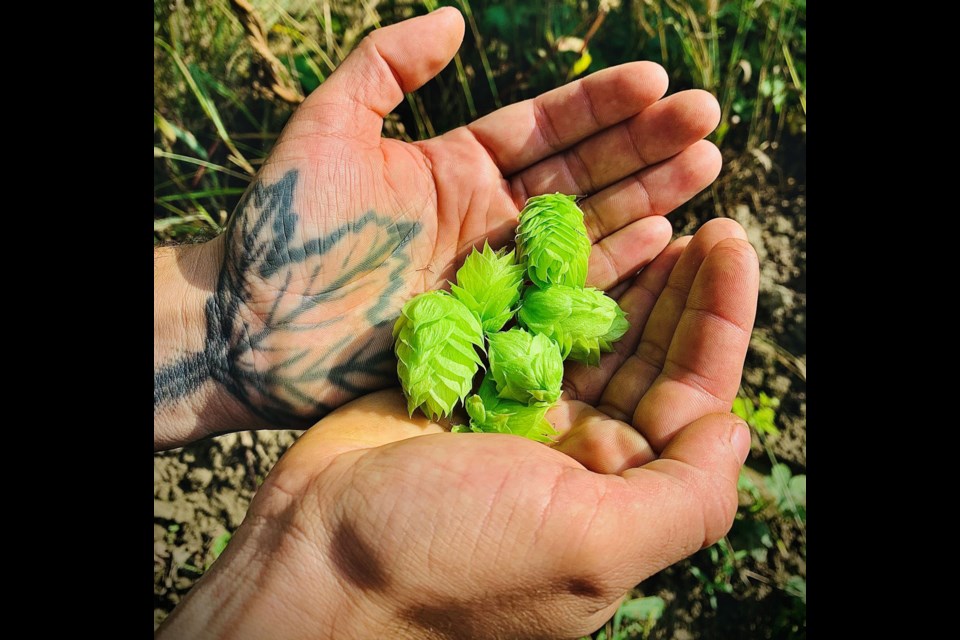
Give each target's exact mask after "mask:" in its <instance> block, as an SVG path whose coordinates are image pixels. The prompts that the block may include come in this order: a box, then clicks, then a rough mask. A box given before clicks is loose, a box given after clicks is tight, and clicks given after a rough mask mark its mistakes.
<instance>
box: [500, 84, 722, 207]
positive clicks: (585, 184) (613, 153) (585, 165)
mask: <svg viewBox="0 0 960 640" xmlns="http://www.w3.org/2000/svg"><path fill="white" fill-rule="evenodd" d="M719 121H720V107H719V105H718V104H717V100H716V98H714V97H713V96H712V95H710V94H709V93H707V92H706V91H700V90H691V91H682V92H680V93H677V94H674V95H672V96H669V97H667V98H664V99H663V100H660V101H659V102H657V103H656V104H653V105H651V106H650V107H648V108H646V109H644V110H643V111H641V112H640V113H639V114H638V115H636V116H634V117H632V118H630V119H629V120H626V121H624V122H622V123H620V124H617V125H616V126H613V127H610V128H609V129H605V130H603V131H601V132H599V133H597V134H596V135H594V136H591V137H590V138H587V139H586V140H584V141H583V142H581V143H579V144H576V145H574V146H573V147H571V148H570V149H568V150H566V151H564V152H562V153H557V154H555V155H552V156H550V157H548V158H546V159H545V160H543V161H542V162H538V163H537V164H535V165H533V166H532V167H530V168H528V169H525V170H523V171H521V172H520V173H518V174H517V175H515V176H513V177H512V178H510V185H511V188H512V189H513V191H514V193H515V194H518V193H519V194H522V195H523V196H524V197H529V196H534V195H537V194H540V193H554V192H557V191H559V192H560V193H576V194H594V193H597V192H598V191H600V190H601V189H603V188H604V187H607V186H609V185H611V184H613V183H615V182H617V181H618V180H620V179H622V178H625V177H627V176H629V175H630V174H632V173H634V172H636V171H639V170H641V169H644V168H646V167H649V166H652V165H654V164H656V163H658V162H661V161H663V160H666V159H667V158H670V157H672V156H675V155H676V154H678V153H680V152H681V151H683V150H684V149H686V148H687V147H689V146H690V145H692V144H693V143H694V142H696V141H697V140H700V139H701V138H703V137H704V136H706V135H707V134H709V133H710V132H711V131H713V130H714V129H715V128H716V126H717V123H718V122H719Z"/></svg>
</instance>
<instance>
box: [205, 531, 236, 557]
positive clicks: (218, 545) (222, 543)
mask: <svg viewBox="0 0 960 640" xmlns="http://www.w3.org/2000/svg"><path fill="white" fill-rule="evenodd" d="M232 537H233V536H232V535H231V533H230V532H229V531H225V532H223V533H221V534H220V535H219V536H217V538H216V540H214V541H213V546H212V547H211V548H210V552H211V553H212V554H213V557H214V559H216V558H219V557H220V554H221V553H223V550H224V549H226V548H227V544H228V543H229V542H230V538H232Z"/></svg>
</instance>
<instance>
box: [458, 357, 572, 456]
mask: <svg viewBox="0 0 960 640" xmlns="http://www.w3.org/2000/svg"><path fill="white" fill-rule="evenodd" d="M465 406H466V408H467V414H469V416H470V428H471V429H472V430H473V431H476V432H478V433H509V434H513V435H517V436H523V437H524V438H530V439H531V440H536V441H537V442H550V441H551V438H552V436H555V435H556V434H557V432H556V430H555V429H554V428H553V426H552V425H551V424H550V422H548V421H547V419H546V417H545V416H546V413H547V409H549V408H550V406H549V405H546V404H534V405H527V404H524V403H522V402H517V401H516V400H505V399H503V398H500V397H499V396H498V395H497V385H496V383H495V382H494V380H493V377H492V376H491V375H490V374H489V373H488V374H487V375H485V376H484V377H483V382H482V383H481V384H480V388H479V389H478V390H477V393H475V394H474V395H472V396H470V397H469V398H467V401H466V403H465Z"/></svg>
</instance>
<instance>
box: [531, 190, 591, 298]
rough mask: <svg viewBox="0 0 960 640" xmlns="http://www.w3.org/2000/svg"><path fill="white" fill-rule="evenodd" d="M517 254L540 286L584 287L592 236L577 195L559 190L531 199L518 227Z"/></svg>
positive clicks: (532, 278) (534, 281)
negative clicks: (585, 222) (585, 223)
mask: <svg viewBox="0 0 960 640" xmlns="http://www.w3.org/2000/svg"><path fill="white" fill-rule="evenodd" d="M517 255H518V257H519V259H520V260H521V262H523V264H524V265H525V266H526V269H527V277H529V278H530V280H531V281H533V283H534V284H536V285H537V286H539V287H545V286H547V285H550V284H562V285H566V286H569V287H583V286H584V285H585V284H586V281H587V263H588V262H589V260H590V238H589V236H587V228H586V227H585V226H584V224H583V212H582V211H581V210H580V207H578V206H577V205H576V196H567V195H563V194H562V193H555V194H552V195H550V194H547V195H542V196H534V197H533V198H530V199H529V200H527V203H526V205H524V207H523V211H521V212H520V226H518V227H517Z"/></svg>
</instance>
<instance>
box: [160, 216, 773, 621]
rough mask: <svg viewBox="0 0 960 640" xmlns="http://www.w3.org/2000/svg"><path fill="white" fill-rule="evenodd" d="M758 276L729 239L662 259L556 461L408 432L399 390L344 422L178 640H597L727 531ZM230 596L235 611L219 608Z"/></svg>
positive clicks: (271, 481)
mask: <svg viewBox="0 0 960 640" xmlns="http://www.w3.org/2000/svg"><path fill="white" fill-rule="evenodd" d="M758 271H759V269H758V264H757V258H756V254H755V253H754V251H753V249H752V247H751V246H750V245H749V244H748V243H747V242H746V241H745V239H744V234H743V231H742V229H741V228H740V227H739V226H738V225H736V223H733V222H732V221H729V220H714V221H711V222H709V223H707V224H706V225H704V226H703V227H702V228H701V229H700V230H699V231H698V232H697V234H696V235H695V236H694V237H693V238H692V239H691V238H682V239H680V240H678V241H676V242H674V243H673V244H671V245H670V246H669V247H668V248H667V249H665V250H664V251H663V252H662V253H661V254H660V255H659V256H658V257H657V258H656V259H655V260H653V261H652V262H651V263H650V264H649V265H648V266H647V267H646V268H645V269H644V270H643V271H642V272H641V273H640V275H639V276H638V277H637V278H636V279H635V280H633V281H632V282H631V283H629V284H628V285H627V286H626V287H625V290H624V291H623V292H622V294H621V296H620V304H621V305H622V306H623V307H624V309H625V310H626V311H627V312H628V313H629V316H628V317H629V319H630V321H631V329H630V331H629V332H628V333H627V334H626V336H625V337H624V338H623V340H622V341H621V342H620V343H618V346H617V351H616V353H613V354H607V355H605V356H604V357H603V359H602V361H601V366H600V368H599V369H596V368H592V369H590V368H587V367H582V368H581V367H580V366H579V365H576V366H574V367H571V369H570V370H569V371H568V375H567V386H566V390H565V393H564V398H563V399H562V400H561V402H560V403H559V404H558V406H557V407H555V408H554V409H553V410H552V411H551V413H550V414H548V418H549V419H550V420H551V421H552V422H553V423H554V425H555V426H556V428H557V429H558V430H559V431H560V433H561V436H560V439H559V441H558V443H557V444H556V445H555V446H553V447H549V446H545V445H543V444H539V443H536V442H533V441H530V440H526V439H524V438H521V437H519V436H512V435H504V434H488V433H482V434H475V433H457V434H454V433H445V432H444V430H443V428H442V427H441V426H440V425H438V424H436V423H432V422H430V421H428V420H427V419H426V418H423V417H422V416H421V415H420V414H419V412H418V413H416V414H415V417H414V418H413V419H410V418H408V417H407V414H406V404H405V402H404V399H403V397H402V395H401V393H400V392H399V391H398V390H388V391H382V392H379V393H376V394H372V395H369V396H366V397H364V398H361V399H359V400H356V401H354V402H352V403H350V404H348V405H346V406H344V407H342V408H341V409H339V410H338V411H336V412H334V413H332V414H331V415H330V416H329V417H327V418H326V419H324V420H322V421H321V422H319V423H318V424H317V425H316V426H315V427H314V428H313V429H311V430H310V431H308V432H307V433H305V434H304V435H303V436H302V437H301V438H300V440H299V441H298V442H297V443H296V444H295V445H294V446H293V447H292V448H291V449H290V450H289V451H288V452H287V453H286V455H285V456H284V457H283V458H282V459H281V460H280V462H279V463H278V464H277V466H276V467H275V468H274V470H273V471H272V472H271V473H270V475H269V476H268V477H267V479H266V481H265V482H264V484H263V486H262V487H261V489H260V491H259V492H258V494H257V496H256V498H255V500H254V502H253V503H252V505H251V508H250V511H249V514H248V516H247V520H246V521H245V522H244V524H243V525H242V526H241V527H240V529H239V530H238V532H237V534H236V535H235V536H234V538H233V541H232V542H231V543H230V546H229V547H228V549H227V551H226V552H225V553H224V555H223V556H221V558H220V560H218V562H217V563H216V565H215V566H214V569H213V570H212V571H211V572H210V574H209V575H208V576H206V577H205V578H204V579H203V580H202V581H201V582H200V583H198V585H197V586H196V587H195V593H191V595H190V596H189V597H188V599H187V600H186V601H185V602H184V603H183V604H181V605H180V606H179V607H178V608H177V610H176V611H174V613H173V615H172V616H171V620H170V622H169V623H168V624H167V625H166V627H165V629H166V630H168V631H169V632H170V633H171V635H170V637H175V636H176V633H174V632H175V631H177V632H181V633H188V634H189V632H190V630H191V628H196V626H197V625H203V626H204V628H206V629H220V628H221V625H223V624H226V623H227V622H230V623H231V624H232V625H233V626H232V631H233V634H232V637H239V638H242V637H246V636H249V637H258V633H259V634H261V635H260V637H263V635H262V634H264V633H266V634H267V635H272V637H285V638H308V637H344V638H361V637H371V638H372V637H391V638H406V637H411V638H534V637H536V638H541V637H549V638H575V637H579V636H582V635H584V634H585V633H588V632H590V631H592V630H594V629H596V628H597V627H599V626H600V625H601V624H602V623H603V622H604V621H605V620H606V619H608V618H609V616H610V615H612V613H613V611H615V609H616V607H617V605H618V603H619V602H620V600H621V598H622V596H623V595H624V593H625V592H626V591H627V590H629V589H630V588H632V587H633V586H634V585H635V584H637V583H638V582H640V581H641V580H643V579H644V578H646V577H647V576H649V575H651V574H653V573H655V572H656V571H659V570H660V569H662V568H664V567H666V566H668V565H670V564H672V563H674V562H676V561H678V560H680V559H681V558H683V557H685V556H687V555H689V554H691V553H693V552H695V551H696V550H698V549H700V548H702V547H704V546H706V545H709V544H712V543H713V542H714V541H716V540H717V539H718V538H719V537H720V536H722V535H723V534H724V533H725V532H726V531H727V530H728V529H729V527H730V524H731V523H732V519H733V516H734V513H735V511H736V506H737V493H736V484H737V476H738V471H739V468H740V466H741V464H742V463H743V461H744V459H745V457H746V455H747V452H748V450H749V444H750V435H749V433H748V431H747V429H746V426H745V425H743V423H742V422H741V421H739V420H738V419H737V418H736V417H735V416H733V415H732V414H731V413H730V412H729V411H730V406H731V404H732V401H733V398H734V396H735V394H736V390H737V387H738V383H739V380H740V376H741V370H742V366H743V360H744V357H745V354H746V350H747V345H748V342H749V337H750V331H751V329H752V325H753V320H754V314H755V309H756V300H757V288H758V280H759V274H758ZM230 585H233V586H230ZM254 589H255V591H254ZM217 593H219V594H221V595H220V597H221V598H223V597H225V596H224V594H229V595H230V601H229V606H227V607H222V606H216V605H214V604H211V603H216V602H218V600H217V596H216V594H217ZM202 603H206V606H205V607H204V605H203V604H202ZM205 609H207V610H209V612H210V613H209V616H208V617H203V616H200V617H198V615H199V614H198V612H200V611H203V610H205ZM244 632H246V633H244ZM211 637H216V633H215V632H211Z"/></svg>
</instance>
